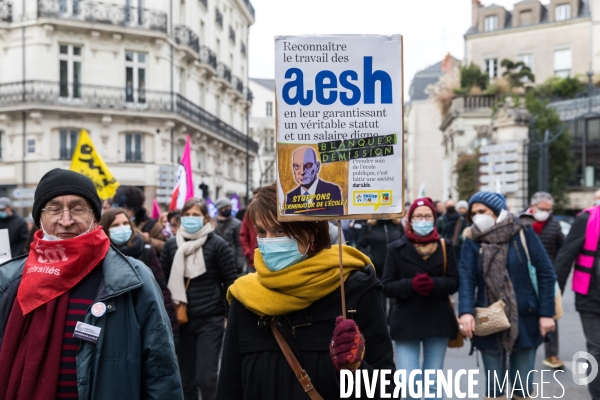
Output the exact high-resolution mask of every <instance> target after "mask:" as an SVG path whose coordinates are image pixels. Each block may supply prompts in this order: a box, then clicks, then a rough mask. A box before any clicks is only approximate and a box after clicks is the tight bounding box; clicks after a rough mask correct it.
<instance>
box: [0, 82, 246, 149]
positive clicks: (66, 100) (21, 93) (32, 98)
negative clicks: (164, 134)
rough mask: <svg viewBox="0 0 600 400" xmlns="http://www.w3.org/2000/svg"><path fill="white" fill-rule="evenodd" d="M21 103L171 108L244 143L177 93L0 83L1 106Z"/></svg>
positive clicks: (148, 109)
mask: <svg viewBox="0 0 600 400" xmlns="http://www.w3.org/2000/svg"><path fill="white" fill-rule="evenodd" d="M20 103H41V104H52V105H57V106H67V107H81V108H84V107H85V108H99V109H112V110H131V111H139V112H151V113H156V112H164V113H169V112H174V113H176V114H179V115H181V116H182V117H184V118H186V119H188V120H190V121H192V122H194V123H196V124H198V125H200V126H203V127H205V128H207V129H210V130H211V131H212V132H214V133H216V134H217V135H218V136H220V137H223V138H225V139H226V140H229V141H231V142H233V143H235V144H237V145H240V146H244V147H245V146H246V136H245V135H244V134H243V133H241V132H240V131H238V130H236V129H235V128H233V127H232V126H230V125H228V124H226V123H225V122H223V121H221V120H220V119H219V118H217V117H215V116H214V115H212V114H210V113H209V112H207V111H206V110H204V109H203V108H202V107H200V106H198V105H196V104H194V103H192V102H191V101H189V100H188V99H186V98H185V97H183V96H181V95H179V94H176V93H170V92H164V91H157V90H147V89H131V88H125V87H108V86H98V85H83V84H72V83H70V84H65V83H63V84H61V83H59V82H50V81H36V80H31V81H24V82H12V83H5V84H1V85H0V107H2V106H7V105H14V104H20ZM249 149H250V151H252V152H257V151H258V143H256V142H255V141H253V140H250V142H249Z"/></svg>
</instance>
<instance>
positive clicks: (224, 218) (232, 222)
mask: <svg viewBox="0 0 600 400" xmlns="http://www.w3.org/2000/svg"><path fill="white" fill-rule="evenodd" d="M215 206H216V207H217V210H218V213H217V227H216V228H215V233H216V234H217V235H219V236H221V237H222V238H223V239H225V241H226V242H227V243H228V244H229V246H231V250H232V251H233V255H234V257H235V262H236V270H237V273H238V275H239V274H241V273H242V270H243V269H244V264H245V258H244V251H243V249H242V245H241V243H240V228H241V227H242V221H240V220H239V219H237V218H233V217H232V216H231V200H229V199H228V198H227V197H221V198H219V199H217V201H216V202H215Z"/></svg>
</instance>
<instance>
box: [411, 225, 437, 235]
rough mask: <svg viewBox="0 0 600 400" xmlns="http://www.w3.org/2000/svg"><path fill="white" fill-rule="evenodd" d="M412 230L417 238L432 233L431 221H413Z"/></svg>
mask: <svg viewBox="0 0 600 400" xmlns="http://www.w3.org/2000/svg"><path fill="white" fill-rule="evenodd" d="M412 229H413V231H415V233H416V234H417V235H419V236H427V235H429V234H430V233H431V232H432V231H433V221H413V223H412Z"/></svg>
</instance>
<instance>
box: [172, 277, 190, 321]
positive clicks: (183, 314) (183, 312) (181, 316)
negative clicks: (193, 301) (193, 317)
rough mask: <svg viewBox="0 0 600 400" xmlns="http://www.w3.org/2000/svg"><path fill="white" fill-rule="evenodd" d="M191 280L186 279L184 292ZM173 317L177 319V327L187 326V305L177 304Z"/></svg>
mask: <svg viewBox="0 0 600 400" xmlns="http://www.w3.org/2000/svg"><path fill="white" fill-rule="evenodd" d="M191 280H192V278H188V280H187V282H186V283H185V291H186V292H187V290H188V287H189V286H190V281H191ZM175 316H176V317H177V325H183V324H187V323H188V321H189V319H188V315H187V303H179V304H177V305H176V306H175Z"/></svg>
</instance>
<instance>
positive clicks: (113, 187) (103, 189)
mask: <svg viewBox="0 0 600 400" xmlns="http://www.w3.org/2000/svg"><path fill="white" fill-rule="evenodd" d="M71 171H75V172H79V173H80V174H82V175H85V176H87V177H88V178H90V179H91V180H92V182H94V185H96V190H97V191H98V196H100V198H101V199H102V200H105V199H108V198H111V197H113V196H114V195H115V192H116V191H117V188H118V187H119V182H117V180H116V179H115V177H114V176H113V174H112V173H111V172H110V170H109V169H108V167H107V166H106V164H105V163H104V160H103V159H102V157H100V154H98V152H97V151H96V147H95V146H94V143H93V142H92V139H91V138H90V135H88V133H87V132H86V131H85V130H84V129H82V130H81V132H80V133H79V140H78V141H77V147H76V148H75V151H74V152H73V158H72V159H71Z"/></svg>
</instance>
